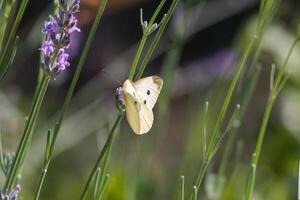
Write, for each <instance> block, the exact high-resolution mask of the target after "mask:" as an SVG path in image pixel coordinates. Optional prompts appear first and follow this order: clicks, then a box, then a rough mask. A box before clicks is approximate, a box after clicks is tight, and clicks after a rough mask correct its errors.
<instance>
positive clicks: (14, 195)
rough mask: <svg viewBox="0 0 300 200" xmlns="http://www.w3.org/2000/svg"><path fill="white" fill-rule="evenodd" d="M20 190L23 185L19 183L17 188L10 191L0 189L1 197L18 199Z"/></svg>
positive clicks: (3, 199) (11, 199) (9, 199)
mask: <svg viewBox="0 0 300 200" xmlns="http://www.w3.org/2000/svg"><path fill="white" fill-rule="evenodd" d="M20 190H21V186H20V185H19V184H18V185H16V188H15V189H13V190H12V191H11V192H10V193H5V192H2V191H0V198H1V200H17V199H18V195H19V193H20Z"/></svg>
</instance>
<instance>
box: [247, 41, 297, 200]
mask: <svg viewBox="0 0 300 200" xmlns="http://www.w3.org/2000/svg"><path fill="white" fill-rule="evenodd" d="M298 42H299V40H298V38H296V39H295V41H294V42H293V44H292V46H291V48H290V50H289V52H288V55H287V57H286V59H285V61H284V62H283V64H282V65H281V66H280V67H279V72H278V75H277V76H276V79H275V84H274V87H272V88H271V91H270V94H269V96H268V101H267V105H266V109H265V113H264V116H263V120H262V123H261V127H260V130H259V134H258V139H257V142H256V146H255V151H254V153H253V156H252V159H251V163H250V169H251V170H250V172H249V175H248V181H247V187H246V200H250V199H251V197H252V193H253V189H254V183H255V175H256V168H257V164H258V161H259V157H260V153H261V149H262V145H263V141H264V137H265V134H266V128H267V125H268V122H269V118H270V115H271V111H272V108H273V105H274V102H275V100H276V98H277V96H278V93H279V92H280V91H279V90H280V89H281V88H280V87H279V86H280V84H281V83H282V80H283V76H284V72H285V69H286V65H287V63H288V61H289V59H290V57H291V55H292V52H293V50H294V48H295V47H296V45H297V44H298Z"/></svg>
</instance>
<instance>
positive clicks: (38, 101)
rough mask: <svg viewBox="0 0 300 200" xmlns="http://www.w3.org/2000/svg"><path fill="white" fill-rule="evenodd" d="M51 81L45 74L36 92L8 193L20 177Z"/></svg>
mask: <svg viewBox="0 0 300 200" xmlns="http://www.w3.org/2000/svg"><path fill="white" fill-rule="evenodd" d="M49 81H50V76H48V75H46V74H44V75H43V78H42V81H41V82H40V85H39V87H38V90H37V92H36V95H35V97H34V100H33V104H32V108H31V111H30V115H29V117H28V120H27V121H26V125H25V129H24V132H23V134H22V138H21V141H20V144H19V146H18V149H17V152H16V155H15V158H14V161H13V164H12V166H11V169H10V171H9V175H8V178H7V180H6V183H5V190H6V191H9V190H10V189H12V188H13V187H14V183H15V181H16V178H17V176H18V173H19V170H20V169H21V167H22V164H23V161H24V158H25V155H26V153H27V150H28V146H29V144H30V142H31V137H32V133H33V129H34V127H35V123H36V120H37V117H38V114H39V112H40V108H41V105H42V102H43V99H44V96H45V94H46V91H47V88H48V84H49Z"/></svg>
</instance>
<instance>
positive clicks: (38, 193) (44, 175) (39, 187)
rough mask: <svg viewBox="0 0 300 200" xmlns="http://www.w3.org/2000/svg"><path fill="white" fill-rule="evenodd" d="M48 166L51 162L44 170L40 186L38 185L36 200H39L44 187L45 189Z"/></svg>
mask: <svg viewBox="0 0 300 200" xmlns="http://www.w3.org/2000/svg"><path fill="white" fill-rule="evenodd" d="M48 166H49V162H48V163H47V164H46V165H45V166H44V168H43V171H42V174H41V176H40V180H39V185H38V188H37V191H36V193H35V195H34V200H38V199H39V197H40V194H41V190H42V187H43V184H44V180H45V177H46V175H47V170H48Z"/></svg>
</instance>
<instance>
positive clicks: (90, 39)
mask: <svg viewBox="0 0 300 200" xmlns="http://www.w3.org/2000/svg"><path fill="white" fill-rule="evenodd" d="M106 3H107V0H102V1H101V4H100V6H99V8H98V12H97V15H96V18H95V21H94V23H93V26H92V28H91V31H90V33H89V36H88V39H87V41H86V43H85V46H84V48H83V52H82V54H81V57H80V60H79V63H78V65H77V67H76V71H75V73H74V76H73V79H72V82H71V84H70V87H69V89H68V92H67V95H66V98H65V101H64V104H63V107H62V111H61V113H60V116H59V119H58V122H57V125H56V126H55V128H54V132H53V139H52V141H51V146H50V152H49V159H48V160H47V161H46V162H45V164H44V167H43V170H42V173H41V176H40V180H39V184H38V188H37V191H36V193H35V200H38V199H39V196H40V192H41V189H42V185H43V182H44V179H45V177H46V174H47V171H48V167H49V165H50V162H51V160H52V155H53V150H54V146H55V143H56V140H57V136H58V134H59V131H60V127H61V124H62V122H63V120H64V117H65V113H66V112H67V110H68V109H69V106H70V103H71V99H72V97H73V94H74V90H75V87H76V85H77V82H78V79H79V76H80V73H81V71H82V69H83V65H84V62H85V60H86V57H87V55H88V52H89V50H90V47H91V45H92V42H93V40H94V37H95V34H96V31H97V29H98V26H99V23H100V20H101V17H102V16H103V13H104V10H105V7H106Z"/></svg>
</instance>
